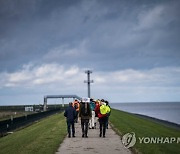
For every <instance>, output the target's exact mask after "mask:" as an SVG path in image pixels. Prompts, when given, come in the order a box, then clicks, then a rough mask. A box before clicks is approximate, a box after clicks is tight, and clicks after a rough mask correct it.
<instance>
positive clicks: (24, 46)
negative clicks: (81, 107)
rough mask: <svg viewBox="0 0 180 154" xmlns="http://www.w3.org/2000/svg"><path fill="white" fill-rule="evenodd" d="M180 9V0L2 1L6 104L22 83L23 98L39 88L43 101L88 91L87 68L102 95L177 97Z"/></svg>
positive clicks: (0, 88) (0, 59)
mask: <svg viewBox="0 0 180 154" xmlns="http://www.w3.org/2000/svg"><path fill="white" fill-rule="evenodd" d="M179 7H180V2H179V1H178V0H171V1H169V0H158V1H156V0H152V1H148V0H120V1H118V0H111V1H109V0H103V1H98V0H92V1H87V0H82V1H81V0H78V1H67V0H61V1H59V0H52V1H49V0H31V1H24V0H0V77H1V80H0V84H1V85H0V93H1V96H2V97H1V102H0V103H2V104H3V103H6V99H7V98H11V95H13V96H14V95H15V92H14V91H15V89H16V88H17V91H18V92H16V93H19V94H21V93H22V95H23V97H24V95H25V93H24V91H26V92H27V94H32V93H31V92H30V90H29V88H30V89H32V90H33V91H36V93H38V91H39V95H38V94H37V96H36V98H39V97H42V95H43V94H47V93H52V94H53V93H62V94H66V93H78V94H79V95H86V92H84V91H86V87H85V84H84V83H83V80H84V79H85V78H86V76H85V73H84V70H85V69H86V68H90V69H92V70H93V74H92V77H93V78H94V81H95V83H94V84H93V85H92V86H93V87H92V88H93V90H94V93H93V91H92V94H94V97H104V96H107V94H109V99H110V100H112V101H116V100H117V101H118V98H119V96H121V98H122V100H121V101H133V100H134V101H156V100H157V101H160V100H161V101H166V100H168V101H170V100H172V101H173V100H175V101H177V100H178V99H180V97H179V96H180V90H179V89H180V86H179V80H178V79H176V78H177V76H178V77H179V76H180V74H179V68H180V60H179V59H180V35H179V34H180V28H179V27H180V18H179V15H180V11H179ZM44 71H45V73H44ZM46 71H47V72H46ZM68 71H69V73H70V74H71V73H72V76H69V77H67V76H66V75H67V72H68ZM39 73H40V74H39ZM41 73H42V74H41ZM43 73H44V74H43ZM73 73H75V74H73ZM93 75H94V76H93ZM74 76H76V77H74ZM111 79H113V80H112V83H110V82H109V80H111ZM133 79H134V80H133ZM56 83H58V84H59V85H61V86H60V87H61V88H55V87H56V86H55V85H56ZM100 83H101V84H100ZM98 85H99V86H98ZM44 86H45V87H46V89H47V90H45V91H44V90H43V88H42V87H44ZM75 87H79V89H80V90H77V88H75ZM100 87H101V88H102V89H103V91H102V94H101V93H100V91H101V90H102V89H101V88H100ZM103 87H109V88H103ZM135 87H139V91H141V92H140V93H139V94H138V95H136V94H135V93H136V91H138V90H135V89H134V88H135ZM156 88H157V89H156ZM159 88H160V89H159ZM63 89H64V91H63ZM65 89H66V90H65ZM67 89H68V90H67ZM81 89H82V90H81ZM113 89H114V90H113ZM142 89H146V90H142ZM98 90H99V95H98V94H97V93H98ZM57 91H58V92H57ZM71 91H72V92H71ZM143 91H144V93H143ZM154 91H159V95H158V94H157V96H156V97H152V96H154V94H155V93H154ZM147 93H149V97H145V96H147ZM7 94H8V95H7ZM95 94H96V95H95ZM140 94H141V95H140ZM151 94H152V95H151ZM167 94H168V96H167ZM128 96H132V98H131V99H127V98H126V97H128ZM136 96H137V97H136ZM140 96H141V97H140ZM158 96H159V97H158ZM164 96H166V97H164ZM163 97H164V99H163ZM34 98H35V97H34ZM145 98H146V99H145ZM152 98H153V99H152ZM107 99H108V98H107ZM33 101H35V100H33ZM29 103H30V102H29Z"/></svg>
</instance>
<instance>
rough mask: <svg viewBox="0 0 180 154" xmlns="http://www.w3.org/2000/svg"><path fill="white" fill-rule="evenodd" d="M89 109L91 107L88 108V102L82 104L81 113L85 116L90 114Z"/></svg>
mask: <svg viewBox="0 0 180 154" xmlns="http://www.w3.org/2000/svg"><path fill="white" fill-rule="evenodd" d="M88 109H89V108H88V104H87V103H84V104H82V107H81V114H82V115H83V116H88V115H89V113H88Z"/></svg>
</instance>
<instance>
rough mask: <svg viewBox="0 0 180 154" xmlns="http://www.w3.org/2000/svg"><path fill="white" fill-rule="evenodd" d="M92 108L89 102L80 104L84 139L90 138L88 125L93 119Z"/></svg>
mask: <svg viewBox="0 0 180 154" xmlns="http://www.w3.org/2000/svg"><path fill="white" fill-rule="evenodd" d="M91 116H92V113H91V108H90V105H89V101H87V102H85V101H84V102H83V101H82V102H81V104H80V110H79V117H81V128H82V137H86V138H87V137H88V135H87V134H88V124H89V119H90V118H91Z"/></svg>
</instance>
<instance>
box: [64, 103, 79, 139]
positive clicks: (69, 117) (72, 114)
mask: <svg viewBox="0 0 180 154" xmlns="http://www.w3.org/2000/svg"><path fill="white" fill-rule="evenodd" d="M64 116H65V117H66V121H67V131H68V137H69V138H70V137H71V128H72V137H75V127H74V120H75V118H76V111H75V109H74V108H73V106H72V103H69V107H68V108H66V110H65V112H64Z"/></svg>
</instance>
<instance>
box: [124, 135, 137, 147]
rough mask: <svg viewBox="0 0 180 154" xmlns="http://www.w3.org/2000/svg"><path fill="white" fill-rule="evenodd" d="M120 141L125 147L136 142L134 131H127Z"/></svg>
mask: <svg viewBox="0 0 180 154" xmlns="http://www.w3.org/2000/svg"><path fill="white" fill-rule="evenodd" d="M122 143H123V145H124V147H125V148H130V147H132V146H134V145H135V143H136V136H135V133H134V132H131V133H127V134H125V135H124V136H123V137H122Z"/></svg>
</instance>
